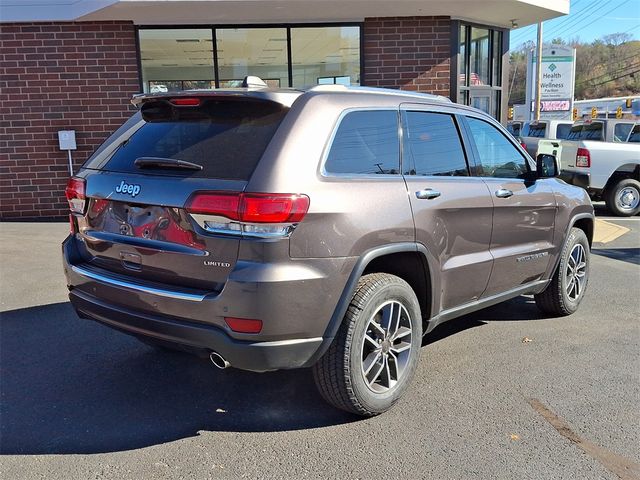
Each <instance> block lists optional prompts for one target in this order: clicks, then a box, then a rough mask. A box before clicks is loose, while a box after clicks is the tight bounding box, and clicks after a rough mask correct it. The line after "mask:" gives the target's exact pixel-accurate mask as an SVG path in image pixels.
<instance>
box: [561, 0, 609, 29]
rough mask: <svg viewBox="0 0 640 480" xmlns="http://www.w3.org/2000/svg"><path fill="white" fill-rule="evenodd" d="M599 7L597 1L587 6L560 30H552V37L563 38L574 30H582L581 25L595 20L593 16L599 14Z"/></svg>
mask: <svg viewBox="0 0 640 480" xmlns="http://www.w3.org/2000/svg"><path fill="white" fill-rule="evenodd" d="M599 7H600V5H599V3H598V2H597V1H596V2H594V3H592V4H591V5H587V6H586V7H584V8H583V9H582V11H581V12H580V13H578V14H577V15H576V16H575V17H574V18H573V19H572V20H571V21H570V22H568V23H567V24H565V25H562V26H560V27H558V28H555V29H552V30H551V31H550V33H551V34H552V35H556V36H561V35H563V34H564V33H566V32H568V31H569V30H571V29H573V28H576V27H577V28H582V26H581V24H583V23H584V22H585V21H589V20H590V19H591V18H593V14H595V13H597V9H598V8H599Z"/></svg>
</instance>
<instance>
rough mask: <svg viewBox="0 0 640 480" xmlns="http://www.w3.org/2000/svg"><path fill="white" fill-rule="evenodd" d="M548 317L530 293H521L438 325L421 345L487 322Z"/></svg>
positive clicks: (545, 318) (546, 318)
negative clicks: (505, 300)
mask: <svg viewBox="0 0 640 480" xmlns="http://www.w3.org/2000/svg"><path fill="white" fill-rule="evenodd" d="M549 318H550V317H549V316H547V315H545V314H544V313H543V312H541V311H540V310H539V309H538V307H537V306H536V302H535V301H534V299H533V296H532V295H526V296H524V295H521V296H519V297H516V298H513V299H511V300H509V301H507V302H503V303H499V304H497V305H494V306H492V307H487V308H484V309H482V310H478V311H477V312H473V313H469V314H467V315H463V316H462V317H458V318H455V319H452V320H449V321H447V322H444V323H442V324H440V325H438V326H437V327H436V328H434V329H433V330H432V331H431V332H429V333H428V334H427V335H425V337H424V339H423V341H422V345H423V346H426V345H430V344H432V343H435V342H438V341H440V340H443V339H445V338H447V337H449V336H451V335H455V334H456V333H460V332H462V331H464V330H468V329H470V328H477V327H481V326H483V325H486V324H487V322H496V321H498V322H500V321H503V322H515V321H529V320H548V319H549Z"/></svg>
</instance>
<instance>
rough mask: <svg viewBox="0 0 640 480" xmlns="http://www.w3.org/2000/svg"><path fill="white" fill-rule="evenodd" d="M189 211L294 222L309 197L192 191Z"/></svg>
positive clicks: (241, 219) (303, 212)
mask: <svg viewBox="0 0 640 480" xmlns="http://www.w3.org/2000/svg"><path fill="white" fill-rule="evenodd" d="M186 209H187V211H188V212H189V213H195V214H203V215H216V216H221V217H225V218H228V219H230V220H236V221H238V222H243V223H278V224H281V223H298V222H300V221H302V219H303V218H304V216H305V215H306V213H307V210H308V209H309V197H307V196H306V195H301V194H291V193H241V192H196V193H194V194H193V195H192V196H191V198H190V199H189V200H188V201H187V206H186Z"/></svg>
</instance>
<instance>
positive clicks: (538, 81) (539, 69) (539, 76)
mask: <svg viewBox="0 0 640 480" xmlns="http://www.w3.org/2000/svg"><path fill="white" fill-rule="evenodd" d="M537 47H538V53H537V55H536V56H537V59H536V114H535V120H536V121H538V120H540V95H541V93H542V22H538V45H537Z"/></svg>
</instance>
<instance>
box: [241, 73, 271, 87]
mask: <svg viewBox="0 0 640 480" xmlns="http://www.w3.org/2000/svg"><path fill="white" fill-rule="evenodd" d="M251 87H257V88H266V87H268V85H267V84H266V83H265V82H264V80H262V79H261V78H260V77H255V76H253V75H248V76H246V77H244V80H242V88H251Z"/></svg>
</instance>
